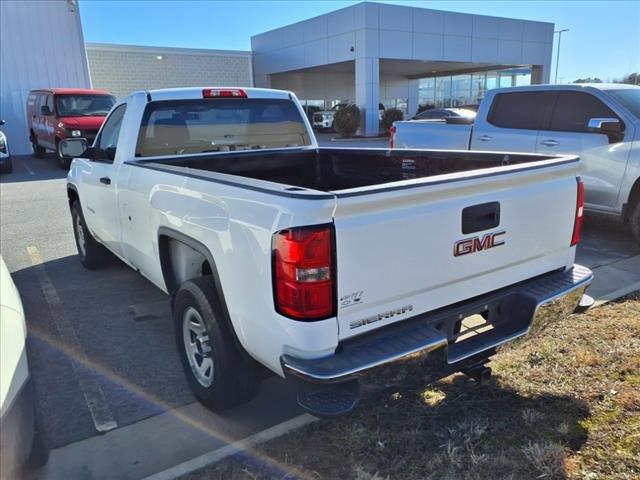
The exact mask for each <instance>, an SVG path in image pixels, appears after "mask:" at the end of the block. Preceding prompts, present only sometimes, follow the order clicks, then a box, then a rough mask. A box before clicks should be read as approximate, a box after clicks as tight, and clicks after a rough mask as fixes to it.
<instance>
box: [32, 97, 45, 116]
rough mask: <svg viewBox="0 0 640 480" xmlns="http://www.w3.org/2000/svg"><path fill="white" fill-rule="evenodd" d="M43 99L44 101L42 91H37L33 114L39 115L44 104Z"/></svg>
mask: <svg viewBox="0 0 640 480" xmlns="http://www.w3.org/2000/svg"><path fill="white" fill-rule="evenodd" d="M44 101H45V95H44V94H42V93H38V94H36V106H35V112H34V113H35V114H36V115H38V116H39V115H41V112H42V106H43V105H44Z"/></svg>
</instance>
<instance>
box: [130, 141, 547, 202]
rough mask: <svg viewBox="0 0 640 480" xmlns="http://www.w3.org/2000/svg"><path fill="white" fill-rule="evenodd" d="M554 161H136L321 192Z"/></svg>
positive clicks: (357, 157)
mask: <svg viewBox="0 0 640 480" xmlns="http://www.w3.org/2000/svg"><path fill="white" fill-rule="evenodd" d="M553 158H554V157H553V156H545V155H534V154H532V155H530V154H511V153H509V154H504V153H487V152H470V151H437V150H434V151H427V150H402V151H400V150H387V149H366V150H360V149H355V148H354V149H349V148H343V149H340V148H318V149H304V150H289V149H287V150H277V151H269V152H259V151H252V152H230V153H228V154H215V155H210V156H207V155H204V156H203V155H197V156H181V157H175V158H171V159H166V160H137V161H136V162H135V163H137V164H150V163H153V164H155V165H157V164H161V165H171V166H177V167H186V168H189V169H194V170H200V171H210V172H216V173H224V174H231V175H237V176H241V177H246V178H252V179H257V180H266V181H269V182H275V183H280V184H284V185H288V186H291V187H296V188H299V189H311V190H316V191H322V192H335V191H339V190H346V189H353V188H361V187H370V186H375V185H382V184H386V183H392V182H397V181H402V180H410V179H417V178H427V177H433V176H438V175H445V174H452V173H460V172H470V171H477V170H482V169H489V168H494V167H500V166H507V165H518V164H524V163H536V162H542V161H546V160H550V159H553Z"/></svg>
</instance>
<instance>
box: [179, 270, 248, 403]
mask: <svg viewBox="0 0 640 480" xmlns="http://www.w3.org/2000/svg"><path fill="white" fill-rule="evenodd" d="M193 311H195V312H197V314H198V316H199V318H197V319H196V321H197V322H198V329H199V330H201V328H200V327H201V326H203V327H204V330H202V331H201V333H200V334H199V335H196V334H195V333H194V331H192V330H190V329H188V328H185V327H184V325H185V323H189V325H193V323H191V321H190V319H194V317H193ZM173 319H174V324H175V330H176V344H177V347H178V352H179V354H180V360H181V361H182V366H183V367H184V371H185V375H186V377H187V381H188V382H189V386H190V387H191V390H192V391H193V394H194V395H195V397H196V398H197V399H198V400H199V401H200V402H201V403H202V404H203V405H204V406H205V407H207V408H209V409H210V410H212V411H214V412H221V411H224V410H226V409H228V408H231V407H234V406H236V405H240V404H242V403H245V402H247V401H248V400H250V399H251V398H253V397H254V396H255V394H256V393H257V391H258V387H259V382H258V379H257V375H256V371H257V369H256V364H255V361H254V360H253V359H251V358H250V357H249V356H248V354H247V353H246V352H243V351H241V350H240V348H241V347H239V346H238V345H237V343H236V339H235V338H234V337H233V332H232V331H231V330H230V329H231V328H232V327H231V326H230V325H229V323H228V322H227V320H226V319H225V316H224V313H223V310H222V307H221V302H220V299H219V297H218V294H217V292H216V289H215V285H214V281H213V278H212V277H211V276H205V277H199V278H194V279H192V280H189V281H187V282H185V283H183V284H182V285H181V286H180V288H179V289H178V291H177V293H176V295H175V300H174V302H173ZM200 321H201V323H202V324H203V325H200ZM187 335H188V337H187ZM205 337H206V338H205ZM185 338H187V340H186V341H185ZM187 341H188V342H189V343H192V344H193V345H194V346H195V348H194V350H192V352H194V353H192V354H188V353H187V346H186V342H187ZM196 351H197V352H200V353H199V354H198V353H195V352H196ZM198 355H199V356H200V363H199V365H201V366H202V368H206V366H207V364H206V363H205V362H208V360H209V359H210V360H211V362H210V364H211V369H210V372H211V375H210V376H211V378H210V380H209V382H210V383H209V384H208V385H207V381H206V379H198V376H197V373H196V372H197V368H196V367H192V364H191V362H192V361H193V362H197V361H198V359H197V356H198Z"/></svg>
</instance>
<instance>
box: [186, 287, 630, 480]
mask: <svg viewBox="0 0 640 480" xmlns="http://www.w3.org/2000/svg"><path fill="white" fill-rule="evenodd" d="M492 367H493V370H494V377H493V379H492V380H491V381H490V382H489V384H487V385H483V386H476V385H474V384H473V383H471V382H469V381H468V380H467V379H466V378H465V377H464V376H463V375H460V374H457V375H451V376H449V377H447V378H444V379H442V380H440V381H437V382H435V383H432V382H430V380H429V378H428V375H427V372H428V371H427V369H426V368H425V366H424V365H422V364H419V363H415V364H411V365H408V366H407V365H403V366H400V367H392V368H389V369H386V370H385V371H382V372H379V374H377V375H376V376H375V383H372V384H369V385H366V388H365V389H364V390H365V391H366V392H367V393H366V396H365V399H364V400H363V401H362V403H361V404H360V406H359V408H358V409H357V410H356V411H355V412H353V413H352V414H350V415H348V416H346V417H343V418H340V419H337V420H334V421H321V422H316V423H315V424H312V425H309V426H307V427H306V428H304V429H302V430H299V431H296V432H293V433H291V434H289V435H286V436H284V437H281V438H279V439H276V440H274V441H271V442H269V443H267V444H264V445H262V446H261V447H259V449H258V450H257V451H253V452H248V453H245V454H242V455H238V456H236V457H233V458H231V459H227V460H225V461H223V462H221V463H219V464H217V465H215V466H213V467H211V468H209V469H205V470H204V471H201V472H196V473H195V474H192V475H190V476H188V477H187V479H189V480H202V479H225V480H227V479H255V480H257V479H260V480H273V479H278V480H284V479H293V478H306V479H332V480H333V479H357V480H412V479H416V480H417V479H427V480H428V479H433V480H436V479H438V480H440V479H443V480H444V479H451V480H453V479H461V480H480V479H491V480H501V479H505V480H506V479H511V480H521V479H565V478H568V479H588V480H600V479H602V480H604V479H607V480H608V479H619V480H631V479H633V480H637V479H639V478H640V292H638V293H636V294H632V295H630V296H628V297H627V298H625V299H623V300H621V301H619V302H616V303H613V304H609V305H605V306H603V307H600V308H597V309H594V310H591V311H589V312H588V313H586V314H583V315H572V316H571V317H569V318H568V319H567V320H566V321H564V322H560V323H558V324H555V325H551V326H550V327H549V328H547V329H546V330H545V331H543V332H542V333H541V334H539V335H538V336H537V337H535V338H532V339H531V340H529V341H528V342H525V343H521V344H518V345H514V346H512V347H508V348H507V349H505V350H503V351H502V352H501V353H500V354H498V355H496V356H495V357H494V359H493V362H492ZM274 465H277V466H274ZM185 480H186V479H185Z"/></svg>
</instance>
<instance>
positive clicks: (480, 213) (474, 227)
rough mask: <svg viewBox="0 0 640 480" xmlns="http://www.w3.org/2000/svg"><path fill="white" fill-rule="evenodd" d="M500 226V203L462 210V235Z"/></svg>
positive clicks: (490, 203)
mask: <svg viewBox="0 0 640 480" xmlns="http://www.w3.org/2000/svg"><path fill="white" fill-rule="evenodd" d="M498 225H500V202H489V203H481V204H479V205H473V206H471V207H465V208H463V209H462V233H464V234H467V233H475V232H480V231H482V230H489V229H490V228H495V227H497V226H498Z"/></svg>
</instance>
